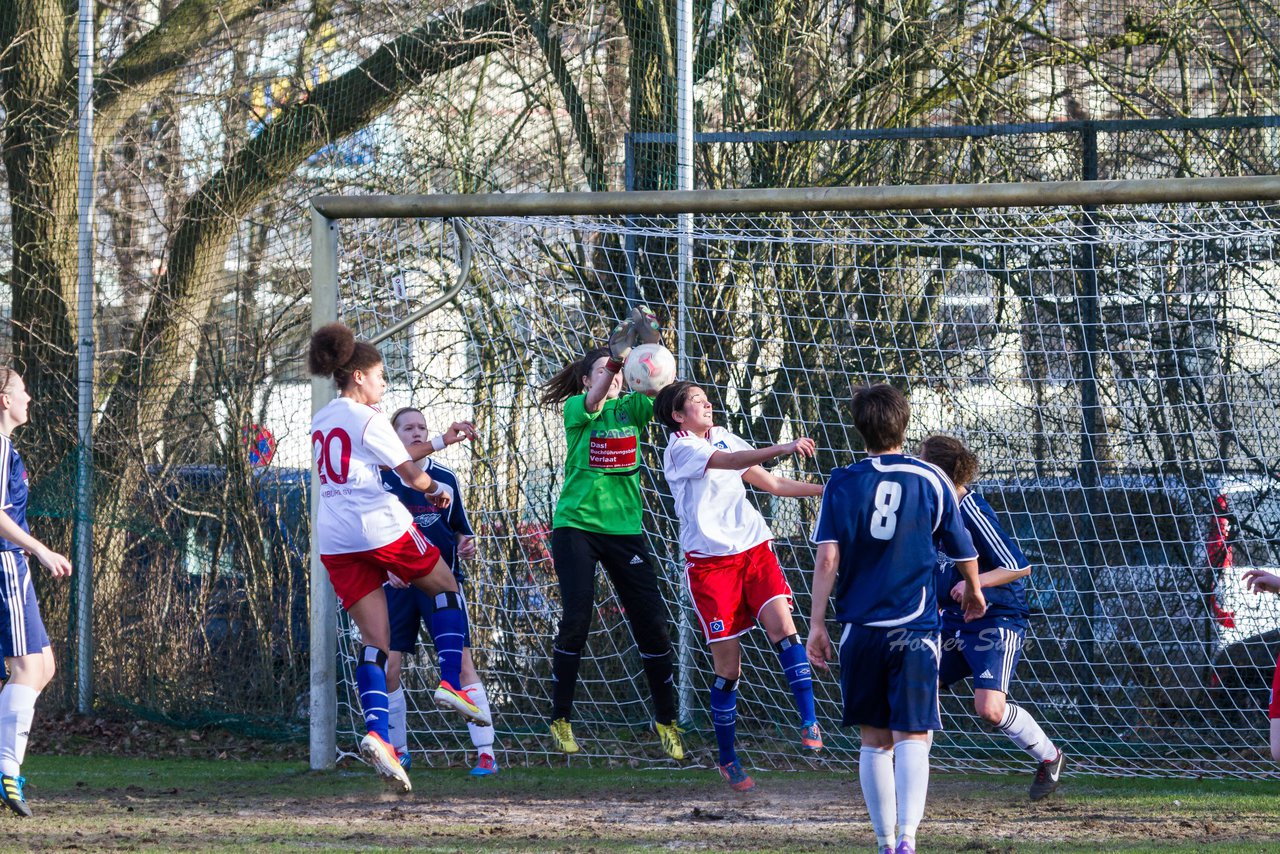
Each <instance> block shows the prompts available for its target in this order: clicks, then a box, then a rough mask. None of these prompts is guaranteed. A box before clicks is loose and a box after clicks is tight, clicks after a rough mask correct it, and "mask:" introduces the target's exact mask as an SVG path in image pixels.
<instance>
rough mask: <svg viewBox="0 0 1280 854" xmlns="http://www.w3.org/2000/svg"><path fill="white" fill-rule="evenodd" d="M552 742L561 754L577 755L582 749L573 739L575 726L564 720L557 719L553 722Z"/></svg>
mask: <svg viewBox="0 0 1280 854" xmlns="http://www.w3.org/2000/svg"><path fill="white" fill-rule="evenodd" d="M551 740H552V741H554V742H555V743H556V749H557V750H559V751H560V752H561V753H577V752H578V751H579V750H581V749H582V748H580V747H578V742H577V741H576V740H575V739H574V737H573V725H572V724H570V723H569V722H568V721H567V720H565V719H564V718H556V719H555V720H554V721H552V722H551Z"/></svg>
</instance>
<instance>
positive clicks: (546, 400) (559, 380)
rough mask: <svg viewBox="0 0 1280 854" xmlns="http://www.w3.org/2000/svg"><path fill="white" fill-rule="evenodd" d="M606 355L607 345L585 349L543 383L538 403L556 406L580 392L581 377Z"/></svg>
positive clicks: (584, 376) (588, 373)
mask: <svg viewBox="0 0 1280 854" xmlns="http://www.w3.org/2000/svg"><path fill="white" fill-rule="evenodd" d="M608 356H609V348H608V347H596V348H594V349H591V350H587V351H586V352H585V353H583V354H582V356H581V357H580V358H578V359H576V360H574V361H572V362H570V363H569V364H567V365H565V366H564V367H563V368H561V369H560V371H559V372H558V373H557V374H556V375H555V376H553V377H552V378H551V379H549V380H547V381H546V382H545V383H543V385H542V397H541V398H539V403H541V404H542V405H543V406H557V405H559V404H561V403H564V402H565V401H566V400H568V399H569V398H571V397H574V396H575V395H579V394H582V392H583V386H582V381H583V379H585V378H586V377H589V376H591V369H592V367H594V366H595V363H596V362H598V361H599V360H600V359H602V358H607V357H608Z"/></svg>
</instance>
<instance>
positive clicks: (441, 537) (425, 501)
mask: <svg viewBox="0 0 1280 854" xmlns="http://www.w3.org/2000/svg"><path fill="white" fill-rule="evenodd" d="M423 471H425V472H426V473H427V474H428V475H430V476H431V479H432V480H438V481H439V482H440V483H443V484H444V485H445V486H447V487H449V488H450V489H452V490H453V501H452V502H450V504H449V506H448V507H446V508H444V509H441V508H440V507H439V506H437V505H435V504H432V503H431V499H429V498H427V497H426V496H425V495H423V494H422V493H421V492H419V491H418V490H416V489H411V488H410V487H408V486H405V483H404V481H402V480H401V479H400V475H398V474H396V473H395V472H393V471H383V472H382V486H383V488H384V489H385V490H387V492H390V493H391V494H392V495H394V496H395V497H396V498H398V499H400V503H401V504H403V505H404V506H405V509H407V510H408V511H409V514H410V515H411V516H413V522H414V524H415V525H417V526H418V530H419V531H421V532H422V533H423V535H424V536H425V537H426V538H427V539H428V540H430V541H431V545H433V546H435V547H436V548H438V549H439V550H440V557H442V558H444V562H445V563H446V564H448V565H449V568H450V569H452V568H453V566H454V562H455V561H456V559H457V554H458V537H457V535H458V534H462V535H463V536H464V537H474V536H475V531H473V530H471V523H470V522H469V521H468V520H467V511H466V509H465V508H464V507H463V506H462V490H461V489H459V488H458V477H457V475H455V474H454V473H453V470H452V469H450V468H449V467H448V466H443V465H441V464H440V463H437V462H435V461H434V460H432V459H430V458H428V459H427V467H426V468H425V469H423Z"/></svg>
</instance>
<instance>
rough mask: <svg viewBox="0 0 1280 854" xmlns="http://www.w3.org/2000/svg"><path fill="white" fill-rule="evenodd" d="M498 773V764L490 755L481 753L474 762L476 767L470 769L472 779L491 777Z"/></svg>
mask: <svg viewBox="0 0 1280 854" xmlns="http://www.w3.org/2000/svg"><path fill="white" fill-rule="evenodd" d="M497 773H498V762H497V760H496V759H494V758H493V754H492V753H481V754H480V758H479V759H477V760H476V767H474V768H472V769H471V776H472V777H492V776H493V775H494V774H497Z"/></svg>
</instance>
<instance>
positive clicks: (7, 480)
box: [0, 436, 31, 552]
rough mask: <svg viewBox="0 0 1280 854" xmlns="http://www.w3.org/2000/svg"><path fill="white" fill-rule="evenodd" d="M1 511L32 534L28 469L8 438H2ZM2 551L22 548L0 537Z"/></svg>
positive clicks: (0, 469)
mask: <svg viewBox="0 0 1280 854" xmlns="http://www.w3.org/2000/svg"><path fill="white" fill-rule="evenodd" d="M0 510H3V511H4V512H6V513H8V514H9V518H10V519H12V520H13V521H14V522H17V523H18V527H19V528H21V529H22V530H24V531H26V532H27V533H28V534H29V533H31V529H30V528H29V527H27V467H26V466H25V465H23V462H22V457H21V456H19V454H18V449H17V448H15V447H14V446H13V440H12V439H10V438H9V437H8V436H0ZM0 551H5V552H19V551H22V547H21V546H19V545H17V544H16V543H11V542H9V541H8V540H6V539H4V538H3V537H0Z"/></svg>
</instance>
